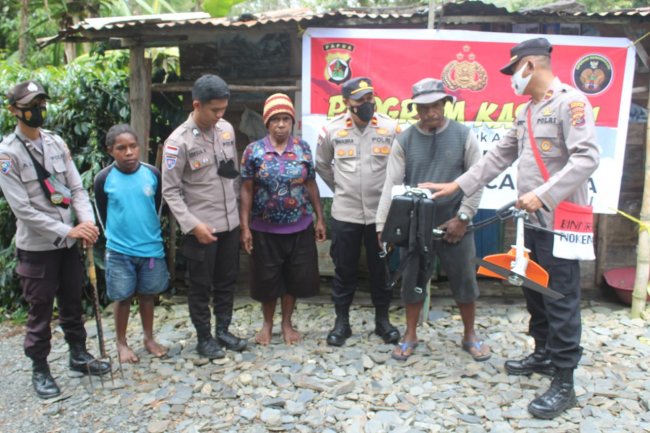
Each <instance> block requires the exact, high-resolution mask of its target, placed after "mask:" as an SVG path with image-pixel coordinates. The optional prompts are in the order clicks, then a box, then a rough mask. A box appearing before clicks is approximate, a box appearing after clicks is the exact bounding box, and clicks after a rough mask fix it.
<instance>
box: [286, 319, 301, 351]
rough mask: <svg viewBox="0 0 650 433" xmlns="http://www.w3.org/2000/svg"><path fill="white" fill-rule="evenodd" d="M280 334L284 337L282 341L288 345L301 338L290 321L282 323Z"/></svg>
mask: <svg viewBox="0 0 650 433" xmlns="http://www.w3.org/2000/svg"><path fill="white" fill-rule="evenodd" d="M282 336H283V337H284V342H285V343H287V344H288V345H289V346H291V345H292V344H295V343H298V342H299V341H300V340H302V336H301V335H300V334H299V333H298V331H296V330H295V329H294V327H293V326H292V325H291V323H288V324H284V323H283V324H282Z"/></svg>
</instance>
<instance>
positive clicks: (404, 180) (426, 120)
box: [377, 78, 491, 361]
mask: <svg viewBox="0 0 650 433" xmlns="http://www.w3.org/2000/svg"><path fill="white" fill-rule="evenodd" d="M412 89H413V93H412V95H413V96H412V98H411V101H412V103H413V104H415V107H416V111H417V115H418V122H417V123H416V124H415V125H413V126H411V127H410V128H408V129H407V130H405V131H404V132H402V133H401V134H400V135H398V136H397V138H396V139H395V144H393V148H392V151H391V154H390V158H389V160H388V168H387V173H386V182H385V183H384V189H383V192H382V195H381V200H380V201H379V208H378V210H377V230H378V231H381V230H383V228H384V224H385V223H386V219H387V217H388V211H389V208H390V203H391V196H392V189H393V186H394V185H401V184H405V185H408V186H411V187H414V186H418V184H419V183H421V182H435V181H449V180H452V179H455V178H456V177H457V176H458V175H460V174H461V173H464V172H466V171H467V170H468V169H469V168H470V167H471V166H472V165H474V164H475V163H476V162H477V161H478V160H479V159H480V157H481V153H480V150H479V147H478V143H477V141H476V138H475V136H474V134H472V132H471V131H470V129H469V128H467V127H466V126H465V125H462V124H461V123H458V122H456V121H453V120H449V119H447V118H445V116H444V110H445V105H446V104H447V103H448V102H453V101H454V97H453V96H451V95H449V94H448V93H447V91H446V90H445V87H444V85H443V82H442V81H441V80H438V79H435V78H424V79H422V80H420V81H418V82H417V83H415V84H413V87H412ZM481 193H482V191H481V190H477V191H476V192H475V193H474V194H472V195H471V196H469V197H463V195H462V194H460V193H459V194H456V195H454V196H452V197H448V198H446V199H442V200H438V201H437V203H436V212H435V217H434V218H435V219H434V221H433V224H434V225H435V226H437V227H440V228H444V229H445V236H444V238H443V239H441V240H436V241H435V242H433V247H432V249H431V252H430V254H429V255H427V254H418V255H415V256H413V255H412V254H411V257H408V253H407V252H406V251H405V250H406V248H402V251H401V257H402V259H404V260H407V262H406V265H405V268H404V271H403V273H402V299H403V300H404V304H405V306H406V331H405V332H404V337H403V339H402V341H401V343H400V344H399V345H398V346H397V347H395V349H394V350H393V353H392V355H391V356H392V357H393V358H394V359H397V360H400V361H405V360H406V359H408V358H409V357H410V356H411V355H412V354H413V353H414V350H415V348H416V347H417V345H418V337H417V322H418V317H419V315H420V311H421V310H422V306H423V304H424V300H425V299H426V295H427V291H426V286H427V284H428V282H429V280H430V279H431V275H432V273H433V258H434V255H435V256H437V257H438V258H439V259H440V264H441V266H442V269H443V270H444V271H445V273H446V274H447V276H448V278H449V285H450V287H451V291H452V294H453V297H454V300H455V301H456V304H457V305H458V309H459V310H460V316H461V319H462V321H463V325H464V334H463V338H462V341H461V342H460V345H461V347H462V349H463V350H465V351H467V352H469V354H470V355H471V356H472V357H473V358H474V360H476V361H485V360H487V359H489V358H490V356H491V352H490V348H489V347H488V345H487V344H484V343H483V341H481V340H480V339H479V338H478V337H477V335H476V332H475V329H474V320H475V314H476V299H477V298H478V296H479V290H478V283H477V282H476V271H475V266H474V264H473V263H472V261H471V259H472V258H473V257H474V256H475V255H476V249H475V245H474V237H473V236H471V235H470V236H465V234H466V229H467V225H468V223H469V222H470V220H471V218H472V217H473V216H474V215H475V214H476V211H477V209H478V206H479V202H480V201H481Z"/></svg>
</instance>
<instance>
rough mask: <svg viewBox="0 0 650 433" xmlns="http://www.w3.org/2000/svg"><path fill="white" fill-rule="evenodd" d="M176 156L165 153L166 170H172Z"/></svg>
mask: <svg viewBox="0 0 650 433" xmlns="http://www.w3.org/2000/svg"><path fill="white" fill-rule="evenodd" d="M176 161H177V159H176V157H175V156H173V155H165V165H166V166H167V170H172V169H173V168H174V167H176Z"/></svg>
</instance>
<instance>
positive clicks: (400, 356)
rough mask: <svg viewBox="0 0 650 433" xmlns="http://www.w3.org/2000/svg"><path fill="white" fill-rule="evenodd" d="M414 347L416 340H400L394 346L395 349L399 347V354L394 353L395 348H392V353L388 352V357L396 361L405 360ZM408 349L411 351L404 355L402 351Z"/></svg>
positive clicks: (416, 344)
mask: <svg viewBox="0 0 650 433" xmlns="http://www.w3.org/2000/svg"><path fill="white" fill-rule="evenodd" d="M416 347H418V342H417V341H402V342H401V343H399V344H398V345H397V346H396V347H395V349H397V348H399V350H400V352H401V354H398V353H395V350H393V353H391V354H390V357H391V358H393V359H396V360H398V361H406V360H407V359H409V357H410V356H411V355H413V352H415V348H416ZM409 350H410V351H411V352H410V353H409V354H408V355H405V354H404V353H405V352H407V351H409Z"/></svg>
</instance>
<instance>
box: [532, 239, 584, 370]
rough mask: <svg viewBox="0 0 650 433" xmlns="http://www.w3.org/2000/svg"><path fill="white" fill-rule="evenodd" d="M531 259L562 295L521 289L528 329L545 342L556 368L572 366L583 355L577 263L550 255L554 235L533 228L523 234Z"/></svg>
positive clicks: (536, 337) (539, 342) (541, 342)
mask: <svg viewBox="0 0 650 433" xmlns="http://www.w3.org/2000/svg"><path fill="white" fill-rule="evenodd" d="M525 243H526V247H527V248H529V249H530V250H531V259H533V260H534V261H536V262H537V263H539V264H540V265H541V266H542V267H543V268H544V269H546V271H547V272H548V274H549V276H550V284H549V287H550V288H552V289H553V290H555V291H557V292H559V293H561V294H563V295H564V298H562V299H551V298H549V297H547V296H544V295H542V294H540V293H537V292H534V291H532V290H528V289H524V295H525V297H526V305H527V307H528V312H529V313H530V323H529V332H530V335H531V336H532V337H533V338H534V339H535V344H536V345H538V346H539V345H541V346H545V347H546V349H547V350H548V352H549V354H550V357H551V361H552V362H553V364H554V365H555V366H556V367H558V368H575V367H576V366H577V365H578V361H580V356H581V355H582V347H581V346H580V335H581V333H582V322H581V319H580V264H579V262H578V261H577V260H566V259H559V258H556V257H553V235H552V234H550V233H542V232H537V231H533V230H527V231H526V234H525Z"/></svg>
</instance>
